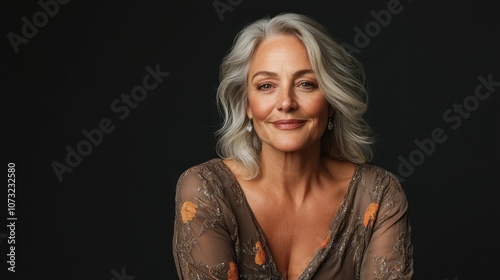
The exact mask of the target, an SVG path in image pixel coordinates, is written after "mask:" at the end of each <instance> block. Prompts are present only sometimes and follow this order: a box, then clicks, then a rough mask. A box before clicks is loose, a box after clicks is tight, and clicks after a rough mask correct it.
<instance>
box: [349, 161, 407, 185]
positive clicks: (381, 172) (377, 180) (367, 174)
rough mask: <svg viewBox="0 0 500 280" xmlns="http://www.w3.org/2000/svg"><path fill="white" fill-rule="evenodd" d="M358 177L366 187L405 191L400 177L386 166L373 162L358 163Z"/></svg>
mask: <svg viewBox="0 0 500 280" xmlns="http://www.w3.org/2000/svg"><path fill="white" fill-rule="evenodd" d="M355 177H356V178H353V179H357V180H359V181H360V183H361V184H362V185H363V186H364V187H365V188H371V189H373V190H374V191H376V190H380V191H382V190H386V191H387V190H388V189H391V190H392V191H400V192H404V190H403V187H402V186H401V182H400V181H399V179H398V177H397V176H396V175H395V174H394V173H392V172H391V171H388V170H387V169H385V168H384V167H382V166H380V165H376V164H372V163H362V164H358V165H357V170H356V174H355Z"/></svg>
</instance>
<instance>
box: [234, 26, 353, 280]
mask: <svg viewBox="0 0 500 280" xmlns="http://www.w3.org/2000/svg"><path fill="white" fill-rule="evenodd" d="M247 79H248V89H247V94H248V108H247V115H248V117H249V118H251V119H252V122H253V126H254V130H255V132H256V133H257V135H258V136H259V138H260V139H261V140H262V151H261V154H260V164H261V173H260V174H259V176H258V177H257V178H255V179H252V180H244V179H243V175H244V174H245V172H244V170H242V169H241V167H239V166H238V165H237V164H236V163H235V162H233V161H231V160H225V163H226V165H227V166H228V167H229V168H230V169H231V171H232V172H233V174H235V177H236V179H237V180H238V182H239V183H240V185H241V187H242V189H243V191H244V193H245V196H246V198H247V201H248V203H249V205H250V207H251V209H252V212H253V213H254V215H255V217H256V219H257V222H258V223H259V226H260V227H261V228H262V230H263V231H264V235H265V237H266V240H267V243H268V246H269V248H270V250H271V252H272V257H273V259H274V260H275V263H276V264H277V267H278V269H279V270H280V272H281V274H282V275H283V277H284V278H285V279H297V278H298V277H299V276H300V275H301V274H302V272H303V271H304V269H305V268H306V267H307V265H308V264H309V263H310V262H311V260H312V258H313V256H314V254H315V253H316V251H317V250H318V249H319V248H320V247H321V245H322V243H323V242H324V239H325V236H327V235H328V229H329V227H330V226H331V224H332V221H333V219H334V217H335V215H336V213H337V211H338V208H339V205H340V203H341V202H342V200H343V197H344V195H345V193H346V190H347V187H348V184H349V181H350V180H351V178H352V176H353V173H354V169H355V166H354V164H352V163H350V162H343V161H337V160H333V159H326V158H323V157H322V156H321V146H320V143H321V136H322V135H323V133H325V131H326V126H327V122H328V117H329V116H330V115H332V114H333V110H332V108H331V106H330V105H329V103H328V101H327V100H326V98H325V97H324V95H323V92H322V91H321V89H320V88H319V87H318V83H317V80H316V77H315V75H314V73H313V72H312V67H311V64H310V61H309V57H308V55H307V51H306V49H305V47H304V45H303V44H302V42H301V41H300V40H299V39H297V38H296V37H294V36H287V35H277V36H274V37H270V38H267V39H266V40H264V41H263V42H261V43H260V45H259V46H258V48H257V50H256V52H255V54H254V57H253V58H252V61H251V64H250V68H249V73H248V77H247Z"/></svg>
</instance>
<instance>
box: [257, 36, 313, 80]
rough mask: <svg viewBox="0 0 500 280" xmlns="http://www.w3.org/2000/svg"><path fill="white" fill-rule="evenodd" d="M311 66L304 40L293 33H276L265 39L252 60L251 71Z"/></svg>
mask: <svg viewBox="0 0 500 280" xmlns="http://www.w3.org/2000/svg"><path fill="white" fill-rule="evenodd" d="M294 65H295V66H296V67H299V68H303V67H307V68H310V67H311V66H310V61H309V56H308V54H307V49H306V47H305V45H304V43H302V41H301V40H300V39H299V38H297V37H295V36H292V35H275V36H271V37H269V38H266V39H265V40H263V41H262V42H261V43H260V44H259V45H258V46H257V48H256V50H255V53H254V55H253V57H252V59H251V61H250V71H252V70H254V71H257V69H256V68H262V67H266V68H281V67H288V68H290V67H293V66H294Z"/></svg>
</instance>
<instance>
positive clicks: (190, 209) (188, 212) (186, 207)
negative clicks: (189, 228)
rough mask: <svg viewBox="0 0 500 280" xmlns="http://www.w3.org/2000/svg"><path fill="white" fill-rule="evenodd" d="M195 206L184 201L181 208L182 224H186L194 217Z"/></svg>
mask: <svg viewBox="0 0 500 280" xmlns="http://www.w3.org/2000/svg"><path fill="white" fill-rule="evenodd" d="M196 208H197V206H196V204H194V203H192V202H191V201H189V200H188V201H185V202H184V203H183V204H182V208H181V219H182V222H183V223H187V222H189V221H191V220H192V219H194V217H196Z"/></svg>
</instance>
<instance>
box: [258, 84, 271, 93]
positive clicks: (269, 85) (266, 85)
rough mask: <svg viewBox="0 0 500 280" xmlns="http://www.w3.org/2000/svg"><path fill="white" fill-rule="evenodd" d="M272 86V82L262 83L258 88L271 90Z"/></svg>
mask: <svg viewBox="0 0 500 280" xmlns="http://www.w3.org/2000/svg"><path fill="white" fill-rule="evenodd" d="M272 88H273V86H272V85H271V84H260V85H258V86H257V89H258V90H261V91H270V90H271V89H272Z"/></svg>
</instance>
